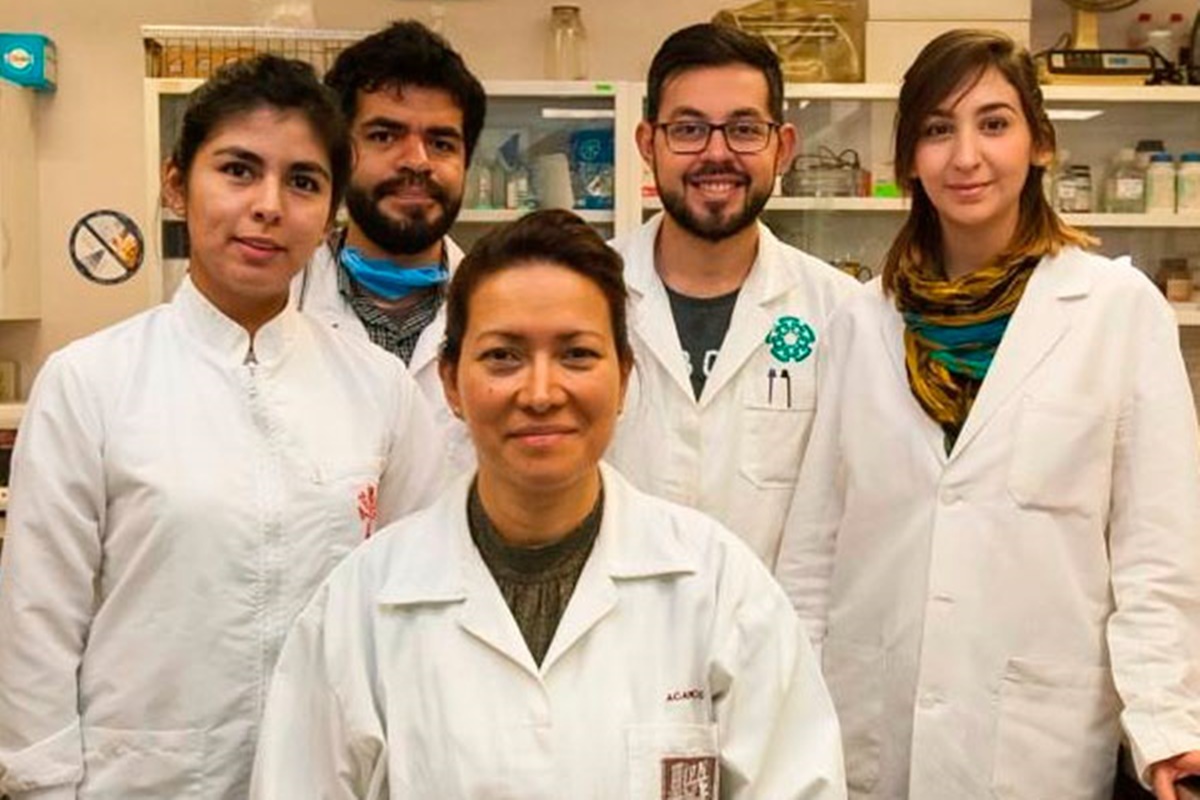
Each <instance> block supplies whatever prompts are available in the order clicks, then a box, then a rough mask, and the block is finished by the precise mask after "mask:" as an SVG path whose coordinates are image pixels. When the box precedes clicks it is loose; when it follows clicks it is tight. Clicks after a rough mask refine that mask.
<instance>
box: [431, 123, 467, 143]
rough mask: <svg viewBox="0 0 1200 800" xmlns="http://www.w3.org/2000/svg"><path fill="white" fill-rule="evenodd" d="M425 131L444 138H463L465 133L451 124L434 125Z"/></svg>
mask: <svg viewBox="0 0 1200 800" xmlns="http://www.w3.org/2000/svg"><path fill="white" fill-rule="evenodd" d="M425 133H427V134H429V135H430V136H437V137H440V138H443V139H460V140H461V139H462V138H463V134H462V131H460V130H459V129H458V128H455V127H453V126H451V125H434V126H432V127H429V128H426V129H425Z"/></svg>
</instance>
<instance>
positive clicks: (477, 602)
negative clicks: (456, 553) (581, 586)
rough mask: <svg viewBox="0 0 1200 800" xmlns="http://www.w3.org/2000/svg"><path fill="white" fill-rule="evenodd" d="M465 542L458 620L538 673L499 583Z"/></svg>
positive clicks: (504, 652)
mask: <svg viewBox="0 0 1200 800" xmlns="http://www.w3.org/2000/svg"><path fill="white" fill-rule="evenodd" d="M468 536H469V534H468ZM467 544H468V545H469V547H470V550H469V551H468V552H464V553H463V558H462V570H463V573H464V575H465V577H466V586H467V591H466V601H465V603H464V604H463V609H462V614H461V615H460V616H459V618H458V623H459V624H460V625H461V626H462V627H463V630H465V631H466V632H467V633H469V634H471V635H472V636H474V637H475V638H476V639H478V640H479V641H481V642H483V643H484V644H485V645H487V646H488V647H491V648H492V649H494V650H496V651H497V652H499V653H500V654H501V655H503V656H506V657H507V658H508V659H509V660H510V661H512V662H513V663H515V664H516V665H517V666H519V667H521V668H522V669H523V670H525V671H526V672H527V673H529V674H530V675H533V676H534V677H537V675H538V668H537V664H535V663H534V661H533V654H532V653H530V652H529V645H527V644H526V643H525V637H524V636H522V635H521V629H520V628H519V627H517V621H516V619H514V618H513V615H512V612H511V611H510V610H509V608H508V604H507V603H506V602H504V595H502V594H500V587H499V586H497V585H496V580H495V578H493V577H492V573H491V572H489V571H488V568H487V565H486V564H484V563H483V557H482V556H480V555H479V551H478V550H477V549H476V548H475V545H474V543H472V542H470V541H469V540H468V542H467Z"/></svg>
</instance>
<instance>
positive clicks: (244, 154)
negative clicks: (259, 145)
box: [213, 145, 265, 167]
mask: <svg viewBox="0 0 1200 800" xmlns="http://www.w3.org/2000/svg"><path fill="white" fill-rule="evenodd" d="M213 155H214V156H229V157H232V158H236V159H238V160H239V161H247V162H249V163H251V164H254V165H255V166H259V167H261V166H262V165H263V164H264V163H265V162H264V161H263V157H262V156H260V155H259V154H258V153H256V152H254V151H253V150H247V149H246V148H244V147H238V146H237V145H230V146H228V147H222V148H220V149H219V150H215V151H213Z"/></svg>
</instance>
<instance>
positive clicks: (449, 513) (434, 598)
mask: <svg viewBox="0 0 1200 800" xmlns="http://www.w3.org/2000/svg"><path fill="white" fill-rule="evenodd" d="M473 477H474V476H473V475H463V476H461V477H460V478H458V479H457V481H456V483H455V485H454V486H453V488H451V489H448V490H447V491H446V492H444V493H443V494H442V496H441V497H440V498H439V499H438V500H437V501H436V505H435V506H434V507H433V508H431V509H429V510H428V511H427V512H425V513H424V518H425V520H426V524H425V525H423V526H422V527H420V528H416V529H414V530H411V531H406V532H405V534H404V535H405V536H407V537H408V538H409V541H410V542H413V543H414V546H412V547H410V548H407V550H406V552H407V553H408V557H407V558H406V559H405V560H404V561H403V562H397V563H395V564H393V565H391V566H390V567H389V574H388V576H387V580H386V581H385V583H384V585H383V588H382V589H381V590H380V592H379V596H378V601H379V603H380V604H381V605H385V606H387V605H390V606H422V605H451V604H458V605H460V606H461V609H460V610H459V613H458V624H459V625H460V626H462V628H463V629H464V630H465V631H466V632H467V633H468V634H470V635H471V636H473V637H475V638H476V639H478V640H479V641H480V642H482V643H483V644H485V645H487V646H488V647H491V648H492V649H494V650H496V651H498V652H499V653H501V654H502V655H504V656H506V657H507V658H508V659H509V660H511V661H512V662H513V663H515V664H516V665H517V666H519V667H521V668H522V669H523V670H525V671H526V672H528V673H529V674H531V675H534V676H536V675H537V666H536V665H535V664H534V663H533V656H532V655H531V654H530V652H529V647H528V646H527V645H526V644H525V639H524V637H522V636H521V631H520V629H519V628H518V627H517V623H516V620H514V619H513V616H512V613H511V612H510V611H509V610H508V605H507V604H506V603H505V602H504V596H503V595H501V594H500V588H499V587H498V586H497V585H496V581H495V579H494V578H492V574H491V572H489V571H488V568H487V565H486V564H484V563H483V557H482V556H480V555H479V550H478V549H476V547H475V543H474V542H472V541H471V531H470V528H469V527H468V526H467V492H468V490H469V489H470V485H471V481H472V479H473ZM414 540H419V542H414ZM418 544H419V546H417V545H418Z"/></svg>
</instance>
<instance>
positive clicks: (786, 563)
mask: <svg viewBox="0 0 1200 800" xmlns="http://www.w3.org/2000/svg"><path fill="white" fill-rule="evenodd" d="M845 322H846V320H843V319H840V315H838V314H837V313H835V314H834V315H833V317H831V320H830V325H829V326H828V330H829V333H828V335H827V336H826V338H825V341H824V343H823V346H821V347H819V349H818V354H817V358H818V362H817V381H818V383H817V411H816V416H815V417H814V419H813V426H812V434H811V435H810V437H809V440H808V447H807V448H806V450H805V452H804V461H803V463H802V464H801V466H800V476H799V478H798V480H797V481H796V489H795V492H794V493H793V495H792V501H791V506H790V508H789V511H788V516H787V520H786V522H785V523H784V528H783V537H782V539H781V541H780V545H779V556H778V557H777V559H776V561H775V578H776V579H777V580H778V581H779V584H780V585H781V586H782V587H783V590H784V593H785V594H787V596H788V599H789V600H791V602H792V605H793V607H794V608H795V609H796V613H797V614H798V615H799V616H800V619H801V620H802V621H803V622H804V625H805V627H806V628H807V629H808V636H809V638H810V639H811V641H812V643H813V647H814V648H816V652H817V655H818V658H819V656H820V652H821V646H822V644H823V643H824V641H825V629H826V619H827V616H828V606H829V582H830V578H831V576H832V573H833V557H834V549H835V545H836V540H837V529H838V525H839V524H840V522H841V518H842V509H843V507H844V502H845V498H844V493H845V491H846V487H845V480H844V473H845V470H844V468H843V465H842V454H841V447H840V444H839V442H840V440H841V426H842V369H841V366H842V365H841V363H840V362H839V356H838V353H839V351H840V350H841V349H842V345H841V344H840V343H839V338H842V337H841V336H840V335H839V328H842V329H844V327H845Z"/></svg>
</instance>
